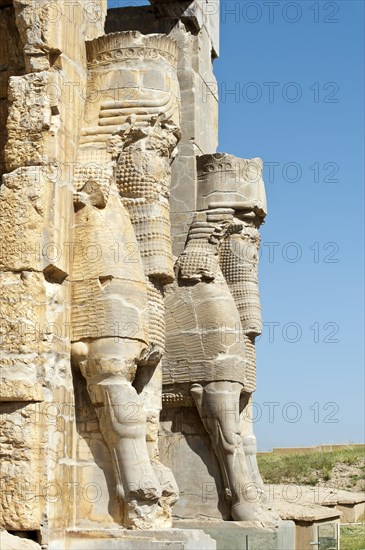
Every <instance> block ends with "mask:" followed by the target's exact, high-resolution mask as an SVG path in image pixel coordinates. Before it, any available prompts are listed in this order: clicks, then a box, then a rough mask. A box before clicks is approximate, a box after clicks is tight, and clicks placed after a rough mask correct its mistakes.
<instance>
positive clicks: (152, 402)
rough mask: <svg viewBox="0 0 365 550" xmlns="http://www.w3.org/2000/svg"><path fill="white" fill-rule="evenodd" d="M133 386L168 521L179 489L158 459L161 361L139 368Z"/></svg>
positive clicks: (170, 473) (171, 475)
mask: <svg viewBox="0 0 365 550" xmlns="http://www.w3.org/2000/svg"><path fill="white" fill-rule="evenodd" d="M133 385H134V387H135V388H136V390H137V391H138V393H139V394H140V399H141V401H142V402H143V405H144V408H145V410H146V414H147V416H146V422H147V434H146V435H147V448H148V452H149V456H150V459H151V464H152V467H153V469H154V472H155V474H156V476H157V479H158V481H159V483H160V486H161V491H162V496H161V499H160V503H161V506H162V508H163V510H164V517H165V518H166V519H167V520H168V519H169V518H171V507H172V505H173V504H175V502H176V501H177V500H178V498H179V488H178V486H177V483H176V480H175V478H174V475H173V473H172V471H171V470H170V468H167V467H166V466H164V464H162V463H161V462H160V458H159V449H158V431H159V426H160V411H161V408H162V392H161V388H162V364H161V361H159V362H158V364H157V366H156V367H151V366H139V367H138V370H137V374H136V378H135V381H134V384H133ZM171 525H172V520H171ZM166 526H167V525H166Z"/></svg>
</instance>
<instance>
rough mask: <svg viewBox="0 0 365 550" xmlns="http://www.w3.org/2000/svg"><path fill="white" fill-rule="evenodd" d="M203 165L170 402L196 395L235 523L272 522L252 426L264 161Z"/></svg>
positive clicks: (174, 328)
mask: <svg viewBox="0 0 365 550" xmlns="http://www.w3.org/2000/svg"><path fill="white" fill-rule="evenodd" d="M197 163H198V178H199V179H198V198H197V207H198V209H199V210H197V212H196V213H195V216H194V219H193V222H192V224H191V226H190V229H189V233H188V236H187V243H186V246H185V249H184V251H183V253H182V254H181V255H180V256H179V258H178V259H177V262H176V266H175V267H176V282H175V283H174V284H172V285H170V286H169V287H168V290H167V291H166V299H165V305H166V326H167V341H166V358H165V364H164V391H165V399H168V400H169V401H170V406H171V401H172V402H173V401H176V405H177V406H178V405H179V401H180V400H181V399H182V400H183V401H184V394H185V400H186V399H189V397H188V396H189V393H190V395H191V396H192V397H193V400H194V403H195V405H196V407H197V409H198V411H199V414H200V417H201V420H202V422H203V424H204V426H205V429H206V430H207V432H208V434H209V436H210V439H211V443H212V446H213V449H214V451H215V453H216V455H217V458H218V461H219V464H220V467H221V472H222V477H223V482H224V487H225V496H226V499H227V500H228V501H229V503H230V509H231V514H232V518H233V519H235V520H238V521H245V520H246V521H254V520H260V519H261V520H262V519H263V518H264V516H265V513H264V509H263V506H262V501H263V500H264V498H263V495H264V490H263V483H262V480H261V476H260V474H259V471H258V467H257V463H256V454H255V438H254V435H253V432H252V423H251V429H250V428H249V425H250V418H249V409H250V399H251V394H252V392H253V391H254V389H255V385H256V362H255V337H256V336H257V335H259V334H260V333H261V308H260V301H259V289H258V273H257V269H258V249H259V245H260V237H259V232H258V228H259V226H260V225H261V223H262V222H263V220H264V217H265V215H266V200H265V190H264V186H263V181H262V162H261V161H260V159H253V160H244V159H238V158H236V157H233V156H231V155H226V154H222V153H217V154H215V155H204V156H202V157H198V160H197ZM244 423H245V424H246V426H245V433H244V426H243V424H244ZM258 497H260V498H258Z"/></svg>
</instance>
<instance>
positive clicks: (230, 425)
mask: <svg viewBox="0 0 365 550" xmlns="http://www.w3.org/2000/svg"><path fill="white" fill-rule="evenodd" d="M242 389H243V388H242V385H241V384H239V383H236V382H224V381H223V382H210V383H208V384H206V385H205V386H204V387H203V386H201V385H200V384H194V385H193V386H192V388H191V393H192V395H193V397H194V400H195V403H196V406H197V408H198V411H199V414H200V416H201V419H202V422H203V424H204V426H205V428H206V430H207V432H208V434H209V436H210V439H211V442H212V445H213V449H214V451H215V453H216V455H217V457H218V460H219V463H220V466H221V470H222V474H223V480H224V484H225V487H226V495H227V497H228V498H230V499H231V514H232V518H233V519H234V520H236V521H260V520H261V517H262V513H261V512H262V511H261V505H260V501H259V498H258V494H257V489H256V487H255V484H254V483H253V482H252V479H251V476H250V471H249V468H248V465H247V462H246V457H245V453H244V450H243V445H242V435H241V431H242V425H241V418H240V411H239V402H240V394H241V392H242Z"/></svg>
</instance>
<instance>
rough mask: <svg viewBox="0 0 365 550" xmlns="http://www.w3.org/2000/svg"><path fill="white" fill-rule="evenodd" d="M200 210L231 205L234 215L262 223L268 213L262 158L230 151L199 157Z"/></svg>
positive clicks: (257, 223)
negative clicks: (246, 156) (242, 157)
mask: <svg viewBox="0 0 365 550" xmlns="http://www.w3.org/2000/svg"><path fill="white" fill-rule="evenodd" d="M197 169H198V189H197V210H198V211H199V210H209V209H217V208H230V209H232V210H233V211H234V217H235V218H237V219H240V220H242V221H245V222H251V224H252V225H255V226H257V227H258V226H259V225H260V224H261V223H262V222H263V221H264V218H265V216H266V210H267V208H266V195H265V188H264V182H263V179H262V160H261V159H259V158H254V159H249V160H246V159H240V158H237V157H234V156H233V155H228V154H226V153H215V154H213V155H202V156H200V157H198V159H197Z"/></svg>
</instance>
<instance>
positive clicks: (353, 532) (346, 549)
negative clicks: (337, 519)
mask: <svg viewBox="0 0 365 550" xmlns="http://www.w3.org/2000/svg"><path fill="white" fill-rule="evenodd" d="M340 543H341V550H365V525H342V526H341V537H340Z"/></svg>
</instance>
